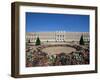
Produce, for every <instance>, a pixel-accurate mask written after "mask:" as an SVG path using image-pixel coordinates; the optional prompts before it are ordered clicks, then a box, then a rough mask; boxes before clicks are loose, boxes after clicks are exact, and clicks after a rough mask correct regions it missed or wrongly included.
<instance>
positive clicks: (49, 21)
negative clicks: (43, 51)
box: [26, 12, 89, 32]
mask: <svg viewBox="0 0 100 80" xmlns="http://www.w3.org/2000/svg"><path fill="white" fill-rule="evenodd" d="M48 31H49V32H52V31H66V32H89V15H77V14H51V13H33V12H26V32H48Z"/></svg>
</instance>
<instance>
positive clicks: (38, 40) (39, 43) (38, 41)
mask: <svg viewBox="0 0 100 80" xmlns="http://www.w3.org/2000/svg"><path fill="white" fill-rule="evenodd" d="M35 45H36V46H37V45H41V41H40V39H39V37H37V40H36V43H35Z"/></svg>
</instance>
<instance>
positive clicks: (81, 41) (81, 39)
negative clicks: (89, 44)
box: [79, 35, 84, 45]
mask: <svg viewBox="0 0 100 80" xmlns="http://www.w3.org/2000/svg"><path fill="white" fill-rule="evenodd" d="M79 44H80V45H84V40H83V35H82V36H81V38H80V41H79Z"/></svg>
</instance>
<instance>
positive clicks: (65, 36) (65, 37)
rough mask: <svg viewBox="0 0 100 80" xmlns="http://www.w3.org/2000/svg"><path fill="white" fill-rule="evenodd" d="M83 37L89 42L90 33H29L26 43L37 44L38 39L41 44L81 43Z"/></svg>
mask: <svg viewBox="0 0 100 80" xmlns="http://www.w3.org/2000/svg"><path fill="white" fill-rule="evenodd" d="M81 36H83V39H84V41H89V32H65V31H56V32H27V33H26V42H33V43H35V42H36V39H37V37H39V38H40V40H41V42H72V41H75V42H79V40H80V38H81Z"/></svg>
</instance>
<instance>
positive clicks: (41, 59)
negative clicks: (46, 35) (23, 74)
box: [26, 37, 89, 67]
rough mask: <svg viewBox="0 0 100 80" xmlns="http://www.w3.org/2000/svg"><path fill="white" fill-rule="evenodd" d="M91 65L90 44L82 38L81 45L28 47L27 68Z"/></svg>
mask: <svg viewBox="0 0 100 80" xmlns="http://www.w3.org/2000/svg"><path fill="white" fill-rule="evenodd" d="M83 64H89V44H85V42H84V40H83V38H82V37H81V38H80V41H79V44H77V45H75V44H73V45H70V44H54V45H41V41H40V39H39V37H38V38H37V40H36V43H35V45H26V67H35V66H38V67H39V66H63V65H83Z"/></svg>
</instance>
